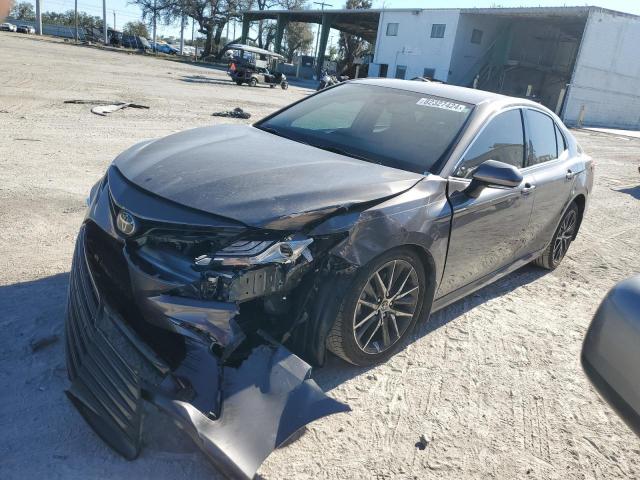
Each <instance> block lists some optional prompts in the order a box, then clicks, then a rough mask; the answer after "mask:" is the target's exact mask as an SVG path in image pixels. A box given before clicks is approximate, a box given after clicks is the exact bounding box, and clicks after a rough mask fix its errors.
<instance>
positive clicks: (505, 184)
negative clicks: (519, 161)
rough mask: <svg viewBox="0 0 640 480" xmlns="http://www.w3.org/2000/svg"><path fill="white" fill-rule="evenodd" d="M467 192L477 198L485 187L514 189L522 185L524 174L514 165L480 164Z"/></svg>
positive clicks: (487, 162)
mask: <svg viewBox="0 0 640 480" xmlns="http://www.w3.org/2000/svg"><path fill="white" fill-rule="evenodd" d="M471 178H472V180H471V183H470V184H469V187H468V188H467V189H466V190H465V193H466V194H467V195H469V196H470V197H474V198H475V197H477V196H478V195H480V192H481V191H482V189H483V188H485V187H500V188H513V187H517V186H518V185H520V183H522V174H521V173H520V171H519V170H518V169H517V168H516V167H514V166H513V165H509V164H508V163H503V162H498V161H497V160H487V161H486V162H483V163H481V164H480V166H479V167H478V168H477V169H476V171H475V172H474V173H473V176H472V177H471Z"/></svg>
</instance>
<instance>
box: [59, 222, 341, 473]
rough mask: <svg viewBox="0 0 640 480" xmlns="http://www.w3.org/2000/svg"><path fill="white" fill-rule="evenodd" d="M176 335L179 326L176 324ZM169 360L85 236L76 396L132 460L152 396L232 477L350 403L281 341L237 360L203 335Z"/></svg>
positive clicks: (76, 330) (77, 307)
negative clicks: (108, 290) (112, 300)
mask: <svg viewBox="0 0 640 480" xmlns="http://www.w3.org/2000/svg"><path fill="white" fill-rule="evenodd" d="M172 335H179V334H178V333H172ZM180 338H181V342H182V343H181V344H182V345H183V348H184V351H183V355H182V356H181V358H180V359H179V360H178V361H173V364H172V362H170V361H167V360H166V359H165V358H163V356H161V355H159V353H161V352H156V351H155V350H154V349H153V348H151V347H150V345H149V344H148V343H147V342H146V341H144V340H143V339H142V337H141V336H140V335H139V334H138V332H137V331H136V329H135V328H133V327H132V326H131V325H130V324H129V323H128V322H127V321H126V320H125V319H124V318H123V316H122V314H121V313H119V312H118V311H117V310H116V308H114V307H113V306H112V305H110V304H109V301H108V300H107V298H106V296H103V295H102V294H101V292H100V288H99V287H98V284H97V283H96V281H95V279H94V276H93V275H92V272H91V262H90V261H89V260H88V258H87V253H86V249H85V229H84V227H83V228H82V229H81V231H80V234H79V236H78V240H77V244H76V250H75V254H74V259H73V266H72V271H71V277H70V286H69V300H68V308H67V318H66V339H67V344H66V349H67V368H68V371H69V377H70V379H71V386H70V388H69V389H68V391H67V395H68V397H69V399H70V400H71V401H72V402H73V404H74V405H75V406H76V408H77V409H78V411H79V412H80V413H81V414H82V416H83V417H84V418H85V420H86V421H87V423H89V425H90V426H91V427H92V428H93V430H94V431H95V432H96V433H97V434H98V435H99V436H100V437H101V438H102V439H103V440H104V441H105V442H106V443H107V444H108V445H109V446H111V447H112V448H113V449H114V450H116V451H117V452H118V453H120V454H122V455H123V456H124V457H126V458H128V459H134V458H135V457H136V456H137V455H138V454H139V452H140V447H141V433H142V424H143V422H142V417H143V401H149V402H151V403H152V404H154V405H156V406H157V407H159V408H160V409H161V410H162V411H164V412H165V413H166V414H168V415H169V416H170V417H171V418H173V419H174V420H175V421H176V422H177V423H178V424H179V425H181V426H182V428H183V429H184V430H185V431H186V432H187V433H188V434H189V435H190V436H191V437H192V438H193V439H194V441H195V442H196V443H197V444H198V445H199V447H200V448H201V449H202V450H203V451H204V452H205V453H206V454H207V456H208V457H209V458H210V459H211V460H212V462H213V463H214V464H215V465H216V466H217V467H218V468H219V469H220V471H222V472H223V473H224V474H225V475H227V476H229V477H232V478H252V477H253V476H254V474H255V472H256V470H257V469H258V467H259V466H260V464H261V463H262V462H263V461H264V459H265V458H266V457H267V456H268V455H269V454H270V453H271V452H272V451H273V450H274V449H275V448H277V447H278V446H279V445H281V444H282V443H283V442H285V441H286V440H287V438H289V437H290V436H291V435H293V434H294V433H295V432H296V431H297V430H298V429H300V428H301V427H303V426H304V425H306V424H307V423H309V422H312V421H314V420H316V419H318V418H321V417H323V416H326V415H329V414H332V413H337V412H344V411H348V410H349V407H348V406H346V405H344V404H342V403H340V402H337V401H335V400H333V399H331V398H329V397H328V396H326V395H325V394H324V393H323V392H322V390H321V389H320V388H319V387H318V385H317V384H316V383H315V382H314V381H313V380H311V378H310V373H311V367H310V366H309V365H308V364H307V363H306V362H304V361H303V360H302V359H300V358H299V357H297V356H296V355H294V354H293V353H291V352H290V351H288V350H287V349H286V348H284V347H283V346H281V345H276V344H268V343H267V342H265V344H264V345H260V346H258V347H256V348H254V349H253V350H252V351H251V353H250V354H249V355H248V356H247V357H246V358H245V359H244V360H243V361H242V362H241V363H239V364H235V365H228V364H226V363H225V361H223V359H222V357H221V356H220V355H218V354H216V353H214V351H213V350H212V349H211V345H208V344H207V343H206V342H204V341H201V340H198V338H197V336H188V335H185V336H181V337H180Z"/></svg>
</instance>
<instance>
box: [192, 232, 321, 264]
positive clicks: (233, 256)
mask: <svg viewBox="0 0 640 480" xmlns="http://www.w3.org/2000/svg"><path fill="white" fill-rule="evenodd" d="M312 242H313V239H312V238H307V237H304V236H298V237H291V238H287V239H284V240H282V241H279V242H274V241H254V240H241V241H237V242H235V243H233V244H231V245H229V246H227V247H225V248H223V249H222V250H220V251H218V252H216V254H215V255H213V256H209V255H202V256H200V257H198V258H196V260H195V264H196V265H198V266H201V267H203V266H209V265H219V266H225V267H250V266H252V265H264V264H267V263H282V264H288V263H294V262H295V261H296V260H298V258H300V256H304V257H305V259H306V260H307V261H309V262H310V261H312V260H313V256H312V255H311V252H310V251H309V248H308V247H309V245H311V243H312Z"/></svg>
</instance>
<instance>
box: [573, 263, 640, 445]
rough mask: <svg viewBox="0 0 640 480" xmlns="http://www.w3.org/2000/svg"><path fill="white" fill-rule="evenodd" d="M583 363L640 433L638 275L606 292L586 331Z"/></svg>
mask: <svg viewBox="0 0 640 480" xmlns="http://www.w3.org/2000/svg"><path fill="white" fill-rule="evenodd" d="M582 366H583V368H584V371H585V373H586V374H587V376H588V377H589V380H591V383H593V385H594V386H595V387H596V389H597V390H598V392H599V393H600V394H601V395H602V397H603V398H604V399H605V400H606V401H607V402H608V403H609V404H610V405H611V406H612V407H613V408H614V409H615V410H616V411H617V413H618V414H619V415H620V417H622V419H623V420H624V421H625V422H626V423H627V425H629V427H631V429H632V430H633V431H634V432H635V433H636V435H640V275H636V276H635V277H632V278H629V279H627V280H624V281H622V282H620V283H618V284H617V285H616V286H615V287H613V288H612V289H611V290H610V291H609V293H607V296H606V297H605V298H604V300H603V301H602V303H601V304H600V307H599V308H598V311H597V312H596V314H595V316H594V317H593V320H592V321H591V326H590V327H589V330H588V331H587V335H586V337H585V340H584V345H583V347H582Z"/></svg>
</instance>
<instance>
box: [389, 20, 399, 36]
mask: <svg viewBox="0 0 640 480" xmlns="http://www.w3.org/2000/svg"><path fill="white" fill-rule="evenodd" d="M397 35H398V24H397V23H387V37H395V36H397Z"/></svg>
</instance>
